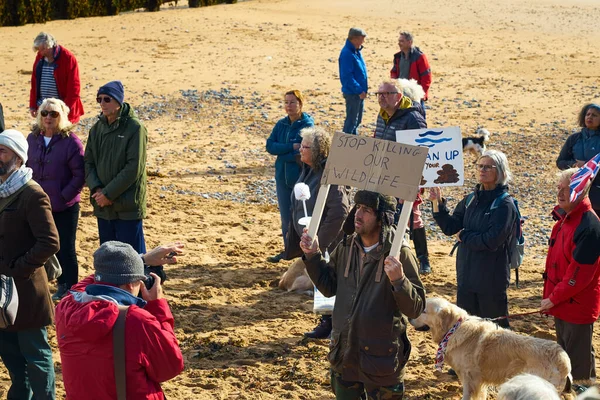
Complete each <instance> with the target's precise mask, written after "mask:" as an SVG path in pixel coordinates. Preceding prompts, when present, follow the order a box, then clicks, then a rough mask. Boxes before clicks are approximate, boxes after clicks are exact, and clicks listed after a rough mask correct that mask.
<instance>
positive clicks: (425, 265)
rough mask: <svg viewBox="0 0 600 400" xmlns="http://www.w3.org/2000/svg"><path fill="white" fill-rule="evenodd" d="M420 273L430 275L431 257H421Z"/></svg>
mask: <svg viewBox="0 0 600 400" xmlns="http://www.w3.org/2000/svg"><path fill="white" fill-rule="evenodd" d="M419 264H420V268H419V275H429V274H430V273H431V265H429V259H428V258H427V257H421V258H419Z"/></svg>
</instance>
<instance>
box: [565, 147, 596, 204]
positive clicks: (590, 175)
mask: <svg viewBox="0 0 600 400" xmlns="http://www.w3.org/2000/svg"><path fill="white" fill-rule="evenodd" d="M598 170H600V153H598V154H596V156H595V157H594V158H592V159H591V160H590V161H588V162H586V163H585V165H584V166H583V167H581V168H579V171H577V172H575V173H574V174H573V176H572V177H571V184H570V185H569V188H570V190H571V196H570V201H571V203H573V202H574V201H575V200H577V198H578V197H579V195H581V192H583V189H584V188H585V185H587V183H588V181H591V180H592V179H594V177H595V176H596V174H597V173H598Z"/></svg>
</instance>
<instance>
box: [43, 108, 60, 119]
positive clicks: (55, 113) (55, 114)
mask: <svg viewBox="0 0 600 400" xmlns="http://www.w3.org/2000/svg"><path fill="white" fill-rule="evenodd" d="M40 114H41V115H42V117H47V116H48V115H50V117H52V118H58V117H59V116H60V114H59V113H58V111H47V110H43V111H40Z"/></svg>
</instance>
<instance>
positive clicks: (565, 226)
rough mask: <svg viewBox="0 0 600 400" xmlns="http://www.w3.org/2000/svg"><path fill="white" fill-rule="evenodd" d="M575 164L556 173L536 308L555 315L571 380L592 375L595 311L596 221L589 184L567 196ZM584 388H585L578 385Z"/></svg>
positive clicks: (599, 252)
mask: <svg viewBox="0 0 600 400" xmlns="http://www.w3.org/2000/svg"><path fill="white" fill-rule="evenodd" d="M577 171H578V169H577V168H571V169H567V170H565V171H562V172H561V173H560V174H559V179H558V185H557V189H558V194H557V200H558V205H557V206H556V207H555V209H554V212H553V216H554V217H555V219H557V221H556V224H555V225H554V227H553V228H552V234H551V235H550V241H549V249H548V255H547V257H546V271H545V272H544V295H543V300H542V302H541V308H540V309H541V311H545V312H547V313H548V314H550V315H552V316H554V324H555V329H556V338H557V341H558V344H560V345H561V347H562V348H563V349H565V351H566V352H567V354H568V355H569V358H570V359H571V367H572V369H571V374H572V375H573V379H574V380H575V382H576V383H578V384H579V383H582V384H590V383H591V382H592V381H594V380H595V379H596V365H595V364H596V362H595V357H594V347H593V346H592V336H593V330H594V322H595V321H596V320H597V319H598V316H600V246H598V244H599V243H600V221H599V220H598V216H597V215H596V213H595V212H594V210H593V209H592V204H591V202H590V199H589V197H588V192H589V184H588V186H587V188H585V190H584V191H583V192H582V193H581V194H580V195H579V197H578V198H577V199H576V200H574V201H571V199H570V187H569V184H570V179H571V177H572V176H573V174H574V173H575V172H577ZM578 389H580V390H581V391H583V389H584V388H578Z"/></svg>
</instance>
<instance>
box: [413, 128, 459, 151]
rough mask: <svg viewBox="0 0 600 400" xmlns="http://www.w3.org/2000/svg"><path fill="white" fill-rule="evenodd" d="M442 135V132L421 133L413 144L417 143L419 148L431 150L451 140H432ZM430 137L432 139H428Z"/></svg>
mask: <svg viewBox="0 0 600 400" xmlns="http://www.w3.org/2000/svg"><path fill="white" fill-rule="evenodd" d="M442 133H444V131H439V132H436V131H427V132H423V133H420V134H419V137H420V139H416V140H415V142H417V143H418V144H419V145H420V146H425V147H429V148H432V147H434V146H435V145H436V144H438V143H443V142H449V141H451V140H452V139H451V138H439V139H434V137H436V136H439V135H441V134H442ZM429 136H432V137H429Z"/></svg>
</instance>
